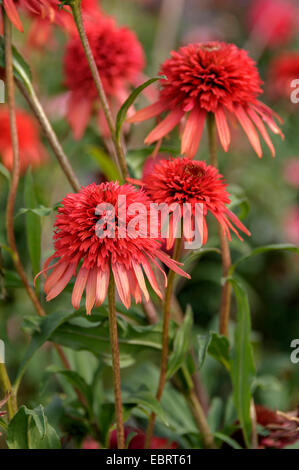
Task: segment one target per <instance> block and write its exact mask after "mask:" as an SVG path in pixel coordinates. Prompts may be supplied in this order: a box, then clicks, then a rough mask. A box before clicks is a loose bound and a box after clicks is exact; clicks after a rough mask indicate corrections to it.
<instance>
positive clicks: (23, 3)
mask: <svg viewBox="0 0 299 470" xmlns="http://www.w3.org/2000/svg"><path fill="white" fill-rule="evenodd" d="M59 4H60V2H59V0H17V1H15V0H3V7H4V10H5V12H6V14H7V16H8V17H9V19H10V21H11V22H12V24H13V25H14V26H15V27H16V28H17V29H18V30H19V31H23V25H22V22H21V20H20V17H19V14H18V8H20V9H21V10H24V11H25V12H27V13H29V14H30V15H33V16H41V17H43V18H48V19H49V20H51V21H52V20H54V19H55V17H56V16H57V15H58V16H59V11H58V6H59Z"/></svg>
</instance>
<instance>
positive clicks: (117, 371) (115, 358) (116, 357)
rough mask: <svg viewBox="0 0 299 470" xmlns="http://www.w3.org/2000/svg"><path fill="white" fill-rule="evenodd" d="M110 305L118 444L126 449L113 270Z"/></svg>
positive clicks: (109, 296) (109, 292) (110, 285)
mask: <svg viewBox="0 0 299 470" xmlns="http://www.w3.org/2000/svg"><path fill="white" fill-rule="evenodd" d="M108 305H109V330H110V344H111V350H112V370H113V387H114V397H115V416H116V432H117V446H118V448H119V449H124V448H125V433H124V423H123V411H122V400H121V381H120V366H119V348H118V333H117V319H116V308H115V283H114V278H113V274H112V272H111V274H110V281H109V288H108Z"/></svg>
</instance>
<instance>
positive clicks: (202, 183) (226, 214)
mask: <svg viewBox="0 0 299 470" xmlns="http://www.w3.org/2000/svg"><path fill="white" fill-rule="evenodd" d="M143 185H144V188H145V190H146V191H147V192H148V194H149V196H150V198H151V199H152V201H153V202H155V203H157V204H161V203H166V204H168V205H169V206H171V204H173V203H177V204H179V206H180V208H181V211H180V214H176V213H175V212H173V216H172V219H171V221H170V226H169V234H168V235H169V236H168V237H167V238H168V239H167V249H169V248H170V247H171V246H172V245H173V243H174V239H175V235H176V233H177V229H178V226H179V224H180V223H181V220H182V218H183V216H184V213H183V204H186V203H189V204H190V205H191V207H190V211H191V216H192V225H191V224H189V223H185V221H184V236H185V238H186V240H189V241H191V240H192V234H191V231H192V232H194V230H195V227H196V228H197V229H198V231H199V233H200V234H201V237H202V244H205V243H206V241H207V238H208V229H207V224H206V221H205V217H206V215H207V213H208V212H210V213H211V214H212V215H213V216H214V217H215V218H216V219H217V220H218V222H219V223H220V225H221V226H222V227H223V230H224V232H225V233H226V235H227V237H228V239H229V240H230V239H231V236H230V229H231V230H232V231H233V232H235V233H236V235H237V236H238V237H239V238H240V239H241V240H242V238H241V237H240V235H239V234H238V231H237V230H236V229H235V227H234V226H233V224H235V226H236V227H237V228H238V229H239V230H242V231H243V232H244V233H246V235H250V232H249V231H248V230H247V229H246V227H245V226H244V225H243V224H242V223H241V222H240V221H239V219H238V217H236V216H235V214H234V213H233V212H231V211H230V210H229V209H228V208H227V205H228V204H229V203H230V199H229V194H228V192H227V190H226V186H227V185H226V184H225V183H224V182H223V177H222V175H221V174H220V173H219V172H218V170H217V169H216V168H215V167H213V166H212V165H206V163H205V162H202V161H190V160H189V159H188V158H182V159H181V158H174V159H169V160H160V161H159V162H158V163H157V164H156V165H155V166H154V168H153V170H152V172H151V173H146V175H145V177H144V179H143ZM196 204H202V205H203V213H197V211H196Z"/></svg>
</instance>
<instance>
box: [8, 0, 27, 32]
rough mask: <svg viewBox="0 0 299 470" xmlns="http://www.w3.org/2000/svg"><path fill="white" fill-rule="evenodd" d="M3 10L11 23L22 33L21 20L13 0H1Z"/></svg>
mask: <svg viewBox="0 0 299 470" xmlns="http://www.w3.org/2000/svg"><path fill="white" fill-rule="evenodd" d="M3 6H4V9H5V12H6V14H7V16H8V18H9V19H10V21H11V22H12V24H13V25H14V26H15V27H16V28H17V29H18V30H19V31H21V32H22V33H23V32H24V29H23V25H22V22H21V20H20V17H19V14H18V12H17V9H16V7H15V3H14V0H3Z"/></svg>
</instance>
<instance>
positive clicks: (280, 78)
mask: <svg viewBox="0 0 299 470" xmlns="http://www.w3.org/2000/svg"><path fill="white" fill-rule="evenodd" d="M296 79H299V53H298V52H285V53H283V54H281V55H280V56H278V57H276V58H275V59H273V61H272V63H270V65H269V84H270V88H269V92H270V94H271V96H272V97H273V98H274V99H277V98H283V99H287V100H288V101H290V96H291V93H292V91H293V90H294V88H292V86H291V84H292V82H293V80H296ZM297 88H298V85H297Z"/></svg>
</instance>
